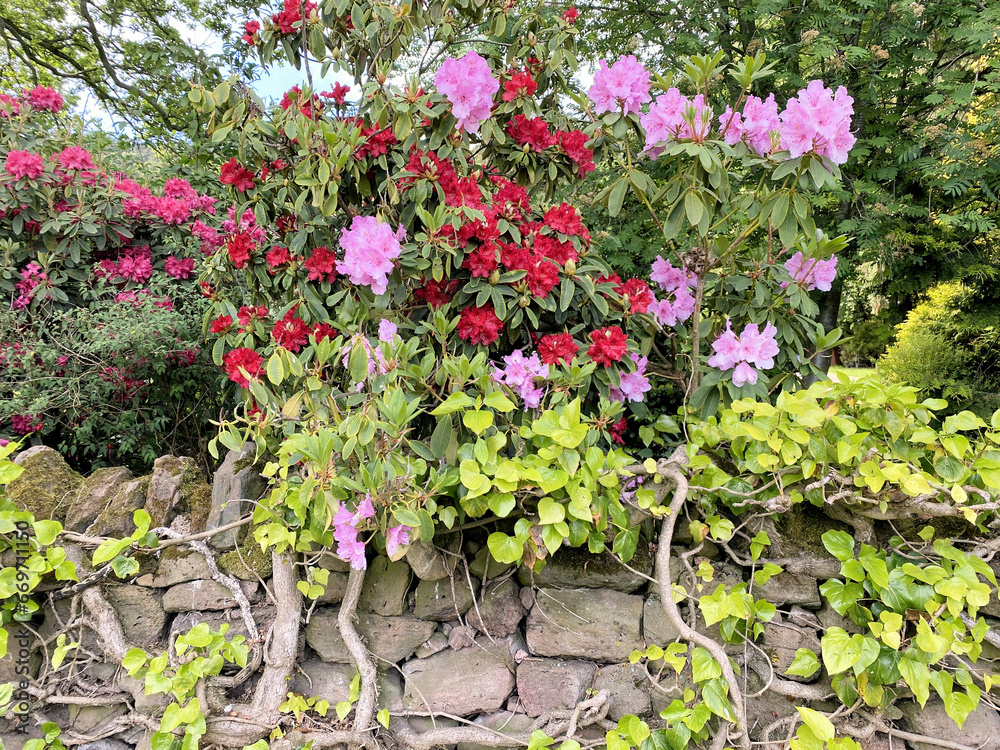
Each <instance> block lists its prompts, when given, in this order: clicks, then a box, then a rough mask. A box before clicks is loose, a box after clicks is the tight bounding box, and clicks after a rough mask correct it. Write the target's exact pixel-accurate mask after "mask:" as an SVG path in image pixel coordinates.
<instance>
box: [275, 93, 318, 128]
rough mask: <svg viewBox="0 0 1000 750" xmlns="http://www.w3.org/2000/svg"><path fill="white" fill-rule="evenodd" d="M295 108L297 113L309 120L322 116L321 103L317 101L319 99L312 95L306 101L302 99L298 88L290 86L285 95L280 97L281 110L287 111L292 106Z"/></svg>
mask: <svg viewBox="0 0 1000 750" xmlns="http://www.w3.org/2000/svg"><path fill="white" fill-rule="evenodd" d="M293 105H294V106H297V107H298V108H299V112H301V113H302V114H303V115H305V116H306V117H308V118H309V119H310V120H315V119H316V118H317V117H319V116H321V115H322V114H323V102H321V101H320V100H319V97H318V96H316V95H315V94H313V95H312V96H310V97H309V98H308V99H306V98H303V96H302V89H301V88H300V87H299V86H292V87H291V88H290V89H288V91H286V92H285V95H284V96H283V97H281V108H282V109H285V110H287V109H289V108H290V107H292V106H293Z"/></svg>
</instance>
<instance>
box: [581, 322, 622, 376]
mask: <svg viewBox="0 0 1000 750" xmlns="http://www.w3.org/2000/svg"><path fill="white" fill-rule="evenodd" d="M590 340H591V341H593V342H594V343H592V344H591V345H590V348H589V349H587V354H588V355H589V356H590V358H591V359H592V360H594V362H596V363H597V364H599V365H604V366H605V367H611V363H612V362H618V361H620V360H621V358H622V357H624V356H625V350H626V349H627V348H628V337H627V336H626V335H625V333H624V331H622V329H621V328H619V327H618V326H607V327H606V328H598V329H597V330H596V331H591V332H590Z"/></svg>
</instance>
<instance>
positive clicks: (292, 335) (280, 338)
mask: <svg viewBox="0 0 1000 750" xmlns="http://www.w3.org/2000/svg"><path fill="white" fill-rule="evenodd" d="M311 332H312V331H311V329H310V328H309V325H308V324H307V323H306V322H305V321H304V320H302V318H299V317H296V315H295V308H294V307H293V308H292V309H291V310H289V311H288V312H286V313H285V316H284V317H283V318H282V319H281V320H279V321H278V322H277V323H275V324H274V329H273V330H272V331H271V337H272V338H273V339H274V342H275V343H276V344H277V345H278V346H281V347H284V348H285V349H287V350H288V351H290V352H297V351H299V350H300V349H301V348H302V347H303V346H305V345H306V344H308V343H309V334H310V333H311Z"/></svg>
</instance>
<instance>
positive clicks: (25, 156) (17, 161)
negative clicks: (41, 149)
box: [5, 149, 45, 180]
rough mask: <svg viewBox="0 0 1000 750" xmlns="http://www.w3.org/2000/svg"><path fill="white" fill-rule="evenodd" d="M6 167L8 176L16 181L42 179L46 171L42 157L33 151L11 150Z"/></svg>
mask: <svg viewBox="0 0 1000 750" xmlns="http://www.w3.org/2000/svg"><path fill="white" fill-rule="evenodd" d="M5 167H6V170H7V174H9V175H11V176H12V177H14V178H15V179H18V180H23V179H28V180H34V179H37V178H38V177H41V175H42V172H44V171H45V162H44V161H43V159H42V157H41V156H39V155H38V154H35V153H32V152H31V151H18V150H17V149H11V150H10V151H8V152H7V161H6V164H5Z"/></svg>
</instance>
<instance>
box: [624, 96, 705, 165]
mask: <svg viewBox="0 0 1000 750" xmlns="http://www.w3.org/2000/svg"><path fill="white" fill-rule="evenodd" d="M639 122H640V124H641V125H642V129H643V130H645V131H646V147H645V148H644V149H643V153H645V154H649V156H650V157H651V158H653V159H655V158H656V157H658V156H659V155H660V154H661V153H662V152H663V146H661V145H659V144H661V143H664V142H665V141H669V140H679V139H691V140H695V141H703V140H705V138H706V137H707V136H708V132H709V130H710V129H711V126H712V110H711V109H709V107H708V105H707V104H706V103H705V97H704V96H702V95H701V94H698V95H697V96H695V97H694V98H693V99H688V98H687V97H686V96H684V95H683V94H682V93H681V92H680V91H679V90H678V89H676V88H670V89H667V91H666V93H664V94H661V95H660V96H658V97H656V101H655V102H653V104H652V105H651V106H650V108H649V112H647V113H645V114H642V115H639Z"/></svg>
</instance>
